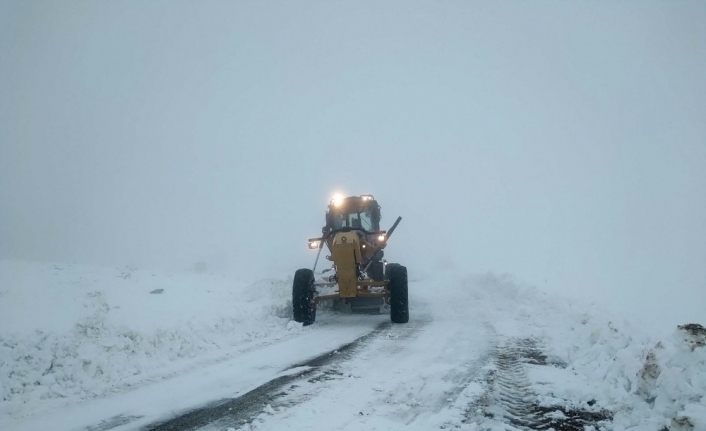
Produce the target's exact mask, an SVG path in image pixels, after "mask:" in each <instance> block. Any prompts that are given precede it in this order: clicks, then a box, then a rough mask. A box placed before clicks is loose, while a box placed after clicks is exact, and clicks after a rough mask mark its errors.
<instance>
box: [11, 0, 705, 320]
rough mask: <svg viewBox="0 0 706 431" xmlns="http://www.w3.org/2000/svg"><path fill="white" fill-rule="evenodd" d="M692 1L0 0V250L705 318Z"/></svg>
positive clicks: (701, 55) (697, 57)
mask: <svg viewBox="0 0 706 431" xmlns="http://www.w3.org/2000/svg"><path fill="white" fill-rule="evenodd" d="M704 23H706V2H701V1H694V2H689V1H672V2H666V1H660V2H648V1H621V2H588V1H584V2H520V1H517V2H513V1H508V2H472V1H412V2H410V1H388V2H378V1H355V2H352V1H349V2H342V1H306V2H254V1H241V2H225V1H223V2H221V1H217V2H215V1H198V2H197V1H192V2H184V1H151V2H136V1H121V2H108V1H91V2H85V1H56V2H51V1H49V2H39V1H9V2H8V1H7V0H0V202H2V204H1V206H0V208H1V211H0V258H11V259H33V260H34V259H36V260H46V261H59V262H82V263H91V264H103V265H123V264H134V265H138V266H143V267H161V268H174V269H177V268H190V267H192V266H193V264H194V263H195V262H199V261H203V262H206V263H207V264H208V265H209V268H212V269H213V270H226V269H227V270H237V271H240V272H241V273H242V274H244V276H245V278H247V279H256V278H263V277H268V276H281V274H283V273H290V272H292V271H294V270H295V269H296V268H298V267H302V266H309V265H311V263H312V261H313V257H314V256H313V255H312V254H311V253H310V252H309V251H308V250H306V248H305V247H306V243H305V241H306V238H309V237H311V236H315V235H317V234H318V233H320V229H321V226H322V224H323V214H324V211H325V208H326V204H327V202H328V199H329V198H330V196H331V194H332V193H333V192H335V191H342V192H344V193H349V194H361V193H372V194H374V195H375V196H376V197H377V198H378V200H379V201H380V203H381V205H382V207H383V224H384V225H386V226H387V225H389V224H391V223H392V222H393V221H394V218H395V217H396V216H397V215H402V216H403V217H404V221H403V222H402V224H401V225H400V227H399V229H398V230H397V231H396V233H395V236H394V237H393V239H392V241H391V244H390V246H389V247H388V250H387V256H388V258H389V259H390V260H393V261H400V262H402V263H405V264H407V265H408V267H409V270H410V273H411V274H417V275H419V276H433V274H434V272H435V271H437V270H439V268H442V269H443V270H452V271H457V272H460V273H466V272H467V273H477V272H484V271H495V272H500V273H510V274H513V275H514V276H516V277H517V278H518V279H519V280H522V281H524V282H526V283H529V284H533V285H536V286H537V287H540V288H542V289H546V290H547V291H550V292H566V293H569V294H572V295H580V296H584V297H588V298H593V299H598V300H600V301H602V302H603V303H608V304H613V306H615V307H618V308H622V309H623V310H625V311H626V313H628V314H630V315H631V316H635V317H645V316H648V315H650V313H654V312H656V311H658V310H662V311H661V312H662V313H664V316H665V319H667V320H669V321H681V320H701V321H702V323H704V321H706V312H705V311H704V310H706V192H705V190H706V25H704Z"/></svg>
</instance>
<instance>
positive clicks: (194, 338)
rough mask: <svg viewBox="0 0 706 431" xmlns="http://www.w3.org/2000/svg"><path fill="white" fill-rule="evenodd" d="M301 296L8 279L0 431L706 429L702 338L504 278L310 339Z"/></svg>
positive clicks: (24, 268)
mask: <svg viewBox="0 0 706 431" xmlns="http://www.w3.org/2000/svg"><path fill="white" fill-rule="evenodd" d="M411 274H412V276H413V272H411ZM290 283H291V281H290V280H288V279H287V277H281V278H280V279H277V280H264V281H260V282H257V283H252V284H251V283H244V282H242V281H239V280H237V278H236V279H234V278H233V277H228V276H222V275H213V274H206V273H180V274H177V273H175V274H162V273H152V272H150V271H144V270H137V269H133V268H99V267H87V266H79V265H65V264H40V263H26V262H16V261H2V262H0V397H1V400H2V401H1V403H0V429H2V430H34V429H50V430H54V429H57V430H65V429H66V430H71V429H89V430H98V429H101V430H106V429H116V430H117V429H120V430H127V429H136V428H140V427H145V426H148V425H149V424H155V423H159V422H160V421H165V420H168V419H170V418H172V417H174V416H177V415H179V414H180V413H183V412H186V411H189V410H190V409H194V408H197V407H199V406H204V405H209V403H213V401H217V400H224V399H237V398H238V397H241V398H243V397H251V398H252V399H251V400H250V401H251V403H250V407H249V408H250V409H251V410H252V409H254V412H251V413H252V414H250V413H249V414H248V415H247V417H246V416H245V415H244V414H238V413H237V412H232V414H231V415H230V416H229V415H228V414H226V415H221V416H219V417H217V418H214V419H215V420H214V421H212V422H210V423H209V424H205V425H204V424H200V425H199V426H201V427H203V428H204V429H209V430H211V429H212V430H226V429H229V428H233V429H262V430H266V429H271V430H275V429H277V430H279V429H379V430H388V429H402V428H406V429H432V428H436V429H440V428H441V429H464V430H486V429H498V430H499V429H503V430H504V429H532V427H533V426H536V423H534V422H532V421H537V420H545V421H546V420H548V419H547V418H554V419H553V420H556V421H559V422H560V421H568V420H569V419H567V418H568V417H570V416H572V415H574V416H576V417H579V418H583V419H585V421H586V424H591V425H587V426H594V427H596V428H604V429H606V430H628V429H629V430H654V431H657V430H662V429H669V430H674V431H677V430H687V429H693V430H706V399H704V394H706V371H705V370H706V347H704V342H706V334H703V333H700V330H699V328H697V327H694V328H688V329H690V331H688V330H684V329H677V328H674V332H673V334H672V335H671V336H670V337H665V338H662V339H657V338H655V337H653V336H651V335H650V334H649V333H645V332H644V330H643V329H642V327H641V326H640V325H639V322H626V321H623V320H622V319H621V318H620V317H619V316H618V317H616V316H610V315H607V314H606V313H604V312H603V311H601V310H598V309H596V308H595V307H593V306H588V305H585V304H579V303H577V302H575V301H571V300H568V299H564V298H555V297H549V296H548V295H546V294H544V293H542V292H539V291H537V290H535V289H533V288H531V287H526V286H522V285H520V284H519V283H517V282H516V281H514V280H512V278H510V277H506V276H496V275H492V274H487V275H480V276H462V275H458V274H439V275H434V276H433V277H426V278H425V279H414V277H412V282H411V284H410V297H411V313H410V314H411V320H410V323H409V324H408V325H390V324H388V323H387V322H388V318H387V316H384V315H374V316H365V315H345V314H337V313H332V312H325V311H324V312H321V313H320V314H319V316H318V320H317V323H316V324H315V325H312V326H309V327H301V326H300V325H298V324H296V323H294V322H292V321H291V320H290V318H289V307H290V304H289V301H290ZM684 323H688V322H684ZM366 334H367V335H366ZM361 337H363V338H361ZM356 340H357V341H356ZM351 342H353V344H351V345H350V346H348V347H347V349H348V350H345V349H341V353H340V354H338V355H333V356H331V357H330V358H328V359H326V360H325V361H318V362H317V361H313V362H312V361H308V360H310V359H311V358H312V357H315V356H317V355H320V354H324V353H325V352H329V351H335V350H336V349H337V348H339V346H342V345H344V344H347V343H351ZM344 350H345V351H344ZM307 361H308V362H307ZM278 379H279V380H278ZM268 382H269V383H268ZM272 382H280V383H281V384H280V383H277V385H274V384H273V383H272ZM263 385H265V386H263ZM267 385H270V386H271V387H270V386H267ZM273 385H274V386H273ZM258 388H259V389H258ZM263 388H264V389H263ZM267 388H270V389H267ZM253 390H254V391H253ZM258 390H259V391H261V392H263V391H264V392H263V393H264V394H265V395H264V398H262V399H264V400H265V401H261V398H257V400H260V401H257V402H255V401H256V400H255V398H253V397H254V396H255V395H253V394H255V393H257V391H258ZM268 390H271V391H272V392H271V393H270V392H267V391H268ZM250 391H253V392H250ZM258 403H260V404H261V405H260V404H258ZM611 418H612V419H611ZM583 419H582V420H583Z"/></svg>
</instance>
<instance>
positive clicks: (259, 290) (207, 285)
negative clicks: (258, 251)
mask: <svg viewBox="0 0 706 431" xmlns="http://www.w3.org/2000/svg"><path fill="white" fill-rule="evenodd" d="M290 283H291V281H287V280H263V281H260V282H257V283H254V284H245V283H242V282H237V281H233V280H232V279H230V278H228V277H225V276H219V275H211V274H196V273H182V274H157V273H152V272H149V271H143V270H137V269H135V268H129V267H127V268H101V267H89V266H80V265H63V264H62V265H57V264H40V263H27V262H16V261H0V413H3V414H11V415H22V414H23V413H24V412H30V411H34V410H36V408H37V407H38V406H40V405H47V404H48V403H49V404H51V402H52V401H53V402H58V401H61V400H70V399H74V400H75V399H83V398H90V397H95V396H100V395H102V394H105V393H107V392H114V391H120V390H122V389H124V388H126V387H130V386H133V385H136V384H139V383H142V382H145V381H148V380H154V379H160V378H164V377H166V376H169V375H171V374H174V373H179V372H180V371H183V370H185V369H188V368H189V367H194V366H197V365H199V364H202V363H204V362H209V361H210V362H213V361H218V360H221V359H223V358H224V357H227V356H228V355H234V354H237V353H238V352H240V351H242V350H243V349H247V348H249V347H251V346H253V345H256V344H263V343H267V342H271V341H273V340H276V339H279V338H281V337H282V336H284V335H286V334H287V333H288V331H292V330H297V329H296V328H295V327H294V326H292V325H288V323H289V322H290V320H289V312H290V311H289V310H290V305H289V301H290ZM40 400H42V402H41V403H39V402H38V401H40Z"/></svg>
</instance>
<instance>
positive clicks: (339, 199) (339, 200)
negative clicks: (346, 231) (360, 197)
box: [331, 193, 343, 207]
mask: <svg viewBox="0 0 706 431" xmlns="http://www.w3.org/2000/svg"><path fill="white" fill-rule="evenodd" d="M331 205H333V206H335V207H340V206H341V205H343V195H342V194H341V193H334V194H333V197H332V198H331Z"/></svg>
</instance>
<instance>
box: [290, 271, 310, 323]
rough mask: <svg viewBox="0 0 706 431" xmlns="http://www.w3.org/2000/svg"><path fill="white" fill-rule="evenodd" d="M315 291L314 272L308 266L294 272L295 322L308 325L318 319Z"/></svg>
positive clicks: (293, 306)
mask: <svg viewBox="0 0 706 431" xmlns="http://www.w3.org/2000/svg"><path fill="white" fill-rule="evenodd" d="M314 293H315V288H314V272H313V271H312V270H310V269H308V268H302V269H298V270H297V272H295V273H294V283H293V285H292V311H293V314H294V321H295V322H300V323H303V324H304V326H306V325H311V324H312V323H314V321H315V320H316V301H315V299H314Z"/></svg>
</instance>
